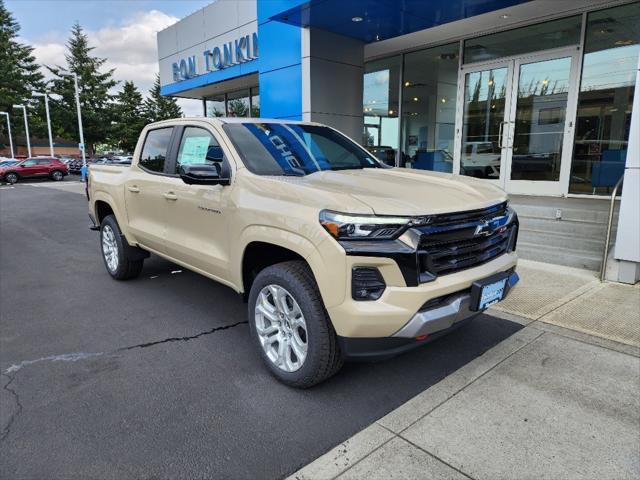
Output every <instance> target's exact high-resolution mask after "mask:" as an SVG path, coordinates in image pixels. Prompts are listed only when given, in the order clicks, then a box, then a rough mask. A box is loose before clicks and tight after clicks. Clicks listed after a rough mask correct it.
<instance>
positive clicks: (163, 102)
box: [144, 75, 182, 122]
mask: <svg viewBox="0 0 640 480" xmlns="http://www.w3.org/2000/svg"><path fill="white" fill-rule="evenodd" d="M144 115H145V118H146V120H147V121H148V122H159V121H160V120H168V119H170V118H178V117H182V109H181V108H180V106H179V105H178V103H177V101H176V99H175V98H171V97H163V96H162V95H160V77H159V76H158V75H156V80H155V82H154V83H153V87H151V90H149V97H148V98H147V99H146V100H145V101H144Z"/></svg>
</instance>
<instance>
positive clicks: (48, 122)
mask: <svg viewBox="0 0 640 480" xmlns="http://www.w3.org/2000/svg"><path fill="white" fill-rule="evenodd" d="M31 95H32V96H34V97H44V110H45V112H47V130H48V131H49V152H50V153H51V156H52V157H54V156H55V154H54V151H53V135H51V117H50V116H49V95H47V92H44V93H40V92H31Z"/></svg>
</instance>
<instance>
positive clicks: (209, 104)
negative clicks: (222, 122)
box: [205, 95, 225, 117]
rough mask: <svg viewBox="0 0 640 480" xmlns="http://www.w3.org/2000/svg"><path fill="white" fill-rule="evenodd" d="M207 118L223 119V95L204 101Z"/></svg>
mask: <svg viewBox="0 0 640 480" xmlns="http://www.w3.org/2000/svg"><path fill="white" fill-rule="evenodd" d="M205 106H206V109H207V112H206V115H207V117H224V116H225V108H224V95H216V96H214V97H209V98H207V99H205Z"/></svg>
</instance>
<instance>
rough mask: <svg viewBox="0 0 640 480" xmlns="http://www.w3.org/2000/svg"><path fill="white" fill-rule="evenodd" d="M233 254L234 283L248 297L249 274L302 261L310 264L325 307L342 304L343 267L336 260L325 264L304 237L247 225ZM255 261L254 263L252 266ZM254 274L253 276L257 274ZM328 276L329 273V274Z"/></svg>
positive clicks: (266, 227)
mask: <svg viewBox="0 0 640 480" xmlns="http://www.w3.org/2000/svg"><path fill="white" fill-rule="evenodd" d="M239 240H240V241H239V242H238V244H237V245H238V247H237V251H236V258H237V259H238V262H237V265H238V268H237V269H236V271H235V275H234V276H235V279H234V283H235V284H236V285H238V286H239V291H240V292H241V293H242V294H243V295H244V296H245V298H247V297H248V294H249V291H250V290H251V283H252V281H253V278H255V277H254V276H252V272H254V271H255V270H256V267H258V269H257V272H259V271H260V269H262V268H265V267H268V266H270V265H274V264H276V263H280V262H282V261H287V260H302V261H304V262H306V263H307V265H309V268H310V269H311V272H312V274H313V277H314V279H315V281H316V284H317V285H318V289H319V290H320V295H321V296H322V299H323V301H324V303H325V306H331V305H334V304H337V303H340V302H342V300H343V298H344V275H345V273H344V272H345V270H344V265H342V266H341V265H340V263H339V262H338V261H337V259H335V260H336V261H335V262H331V264H330V265H326V264H325V262H324V260H323V257H322V256H321V255H320V252H319V250H318V248H317V247H316V246H315V245H314V244H313V243H311V241H309V240H308V239H306V238H304V237H303V236H301V235H299V234H297V233H294V232H290V231H287V230H283V229H279V228H275V227H269V226H263V225H261V226H258V225H255V226H250V227H247V228H246V229H245V230H244V231H243V232H242V234H241V235H240V239H239ZM255 259H258V261H257V263H251V262H252V260H255ZM257 272H256V273H255V274H257ZM328 273H331V274H328Z"/></svg>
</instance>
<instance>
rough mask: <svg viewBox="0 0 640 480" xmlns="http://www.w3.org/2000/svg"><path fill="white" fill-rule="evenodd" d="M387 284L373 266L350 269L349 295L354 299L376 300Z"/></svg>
mask: <svg viewBox="0 0 640 480" xmlns="http://www.w3.org/2000/svg"><path fill="white" fill-rule="evenodd" d="M386 287H387V285H386V284H385V283H384V279H383V278H382V275H381V274H380V271H379V270H378V269H377V268H375V267H355V268H354V269H352V270H351V296H352V298H353V299H354V300H358V301H362V300H377V299H379V298H380V297H381V296H382V293H383V292H384V289H385V288H386Z"/></svg>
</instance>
